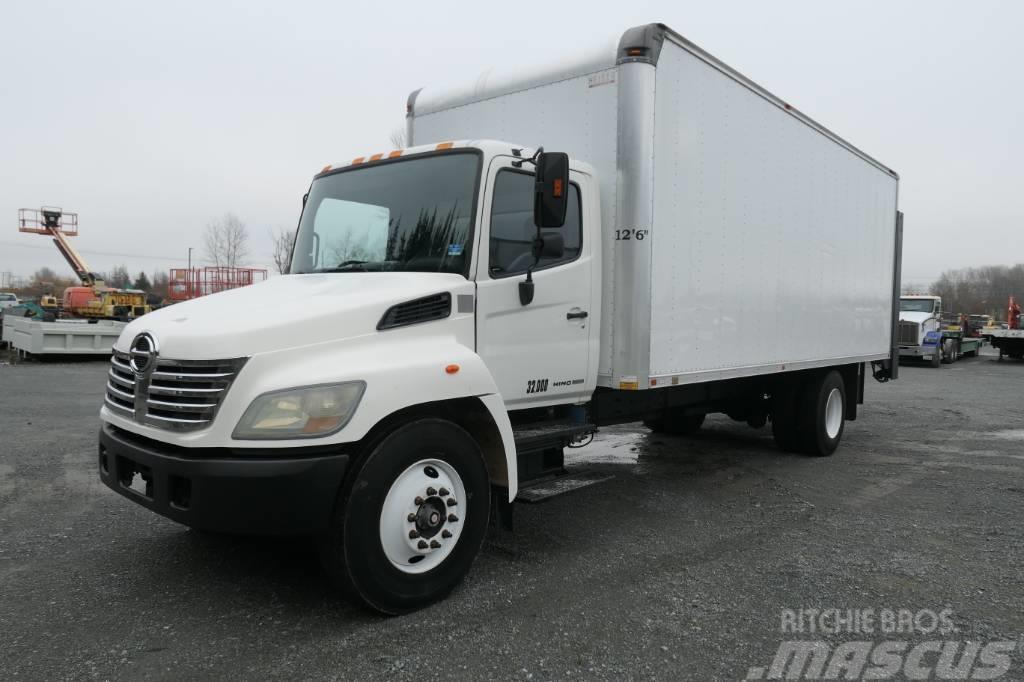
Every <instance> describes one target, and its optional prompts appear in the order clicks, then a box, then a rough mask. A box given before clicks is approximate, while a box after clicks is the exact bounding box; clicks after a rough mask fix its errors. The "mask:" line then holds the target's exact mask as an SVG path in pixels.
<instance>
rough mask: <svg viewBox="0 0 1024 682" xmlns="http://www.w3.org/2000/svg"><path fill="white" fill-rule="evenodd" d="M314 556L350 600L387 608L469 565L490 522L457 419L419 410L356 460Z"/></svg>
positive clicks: (485, 484) (452, 582)
mask: <svg viewBox="0 0 1024 682" xmlns="http://www.w3.org/2000/svg"><path fill="white" fill-rule="evenodd" d="M355 466H356V470H355V471H353V472H352V474H351V475H350V476H349V477H348V480H347V481H346V484H345V485H344V486H343V487H342V491H341V493H340V495H339V499H338V502H337V504H336V509H335V512H334V517H333V519H332V522H331V528H330V531H329V533H328V534H327V536H326V537H324V538H322V539H321V558H322V559H323V563H324V567H325V569H326V570H327V572H328V574H329V575H330V576H331V578H332V580H334V582H336V583H337V584H338V585H339V586H340V587H341V588H342V590H343V591H344V592H345V593H346V594H347V595H349V596H350V598H352V599H353V600H355V601H357V602H360V603H362V604H364V605H366V606H368V607H370V608H372V609H375V610H377V611H380V612H382V613H387V614H398V613H406V612H408V611H413V610H415V609H418V608H421V607H423V606H426V605H428V604H431V603H433V602H435V601H438V600H440V599H442V598H444V597H445V596H446V595H447V594H448V593H449V592H451V590H452V589H453V588H455V586H456V585H458V584H459V582H461V580H462V578H463V577H464V576H465V575H466V573H467V572H468V571H469V568H470V566H471V565H472V563H473V560H474V559H475V558H476V556H477V554H478V553H479V551H480V546H481V544H482V542H483V539H484V535H485V534H486V531H487V522H488V515H489V511H490V482H489V479H488V476H487V470H486V467H485V466H484V462H483V456H482V454H481V452H480V447H479V446H478V445H477V443H476V441H475V440H474V439H473V437H472V436H470V435H469V433H467V432H466V431H465V430H464V429H463V428H462V427H460V426H458V425H456V424H454V423H452V422H449V421H446V420H443V419H433V418H428V419H419V420H416V421H414V422H411V423H409V424H406V425H404V426H401V427H399V428H397V429H396V430H394V431H393V432H391V433H390V434H388V435H387V436H386V437H384V438H383V439H382V440H380V441H379V442H378V443H377V444H376V445H374V446H371V450H370V452H369V454H368V455H367V456H366V457H365V458H364V459H362V460H361V461H359V462H357V463H356V465H355Z"/></svg>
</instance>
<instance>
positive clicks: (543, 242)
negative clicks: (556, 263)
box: [533, 233, 565, 260]
mask: <svg viewBox="0 0 1024 682" xmlns="http://www.w3.org/2000/svg"><path fill="white" fill-rule="evenodd" d="M564 254H565V238H564V237H562V235H561V234H558V233H555V234H547V235H539V236H538V237H537V238H536V239H534V240H533V257H534V258H535V259H536V260H540V259H541V258H561V257H562V256H563V255H564Z"/></svg>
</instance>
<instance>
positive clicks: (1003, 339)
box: [985, 329, 1024, 360]
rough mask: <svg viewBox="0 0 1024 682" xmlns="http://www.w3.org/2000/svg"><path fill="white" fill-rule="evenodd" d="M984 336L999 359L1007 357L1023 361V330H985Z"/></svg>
mask: <svg viewBox="0 0 1024 682" xmlns="http://www.w3.org/2000/svg"><path fill="white" fill-rule="evenodd" d="M985 335H986V337H987V338H988V340H989V343H991V344H992V347H993V348H995V349H996V350H998V351H999V359H1000V360H1002V359H1003V356H1004V355H1006V356H1009V357H1011V358H1013V359H1014V360H1022V359H1024V329H986V330H985Z"/></svg>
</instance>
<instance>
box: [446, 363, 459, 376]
mask: <svg viewBox="0 0 1024 682" xmlns="http://www.w3.org/2000/svg"><path fill="white" fill-rule="evenodd" d="M444 371H445V372H446V373H448V374H457V373H458V371H459V366H458V365H455V364H452V365H448V366H447V367H445V368H444Z"/></svg>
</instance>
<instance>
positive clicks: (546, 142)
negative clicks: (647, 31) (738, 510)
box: [410, 50, 618, 374]
mask: <svg viewBox="0 0 1024 682" xmlns="http://www.w3.org/2000/svg"><path fill="white" fill-rule="evenodd" d="M612 54H613V52H612V51H611V50H609V51H608V57H611V56H612ZM605 61H611V60H610V59H608V60H605ZM617 73H618V70H617V69H616V68H615V67H611V68H603V69H600V70H597V71H593V72H590V73H584V74H582V75H576V76H571V77H568V78H564V79H562V80H555V81H553V82H545V81H543V80H536V81H534V82H533V83H531V84H530V85H529V87H525V88H523V89H518V90H516V89H514V88H513V89H512V91H511V92H508V91H502V90H498V91H497V92H496V93H495V94H489V93H487V92H474V93H472V94H471V95H469V96H467V97H465V98H460V97H451V96H446V95H444V94H438V95H434V93H432V92H430V91H423V92H422V93H420V95H419V97H418V98H417V99H416V102H415V107H414V111H413V118H412V121H411V125H410V131H411V136H412V140H413V142H414V143H415V144H417V145H419V144H429V143H432V142H444V141H446V140H455V139H460V140H472V139H494V140H503V141H507V142H510V143H515V144H521V145H524V146H529V147H536V146H540V145H543V146H544V147H545V148H546V149H548V150H551V151H560V152H567V153H568V154H569V156H570V157H572V158H574V159H578V160H580V161H585V162H587V163H589V164H591V165H592V166H593V167H594V169H595V171H596V172H597V176H598V181H599V182H600V192H601V222H602V224H603V225H604V226H606V227H605V229H603V230H595V231H594V234H598V233H609V231H610V230H611V229H612V226H613V225H615V211H616V177H617V174H616V160H617V159H616V154H617V135H618V128H617V125H618V123H617V116H618V112H617V109H618V104H617V102H618V82H617ZM453 104H454V106H453ZM588 234H589V233H588ZM601 258H602V266H601V267H602V270H603V272H604V275H603V277H602V299H603V300H604V301H611V300H612V287H613V278H612V277H611V273H612V272H613V268H612V258H613V253H612V250H611V249H610V248H607V246H605V248H603V249H602V254H601ZM607 310H608V309H607V305H606V307H605V314H604V315H602V319H601V358H600V362H599V364H600V371H601V373H602V374H608V373H609V372H610V367H611V343H610V342H609V339H610V338H611V330H610V328H609V327H608V325H609V324H610V322H611V318H612V316H611V315H609V314H607Z"/></svg>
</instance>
